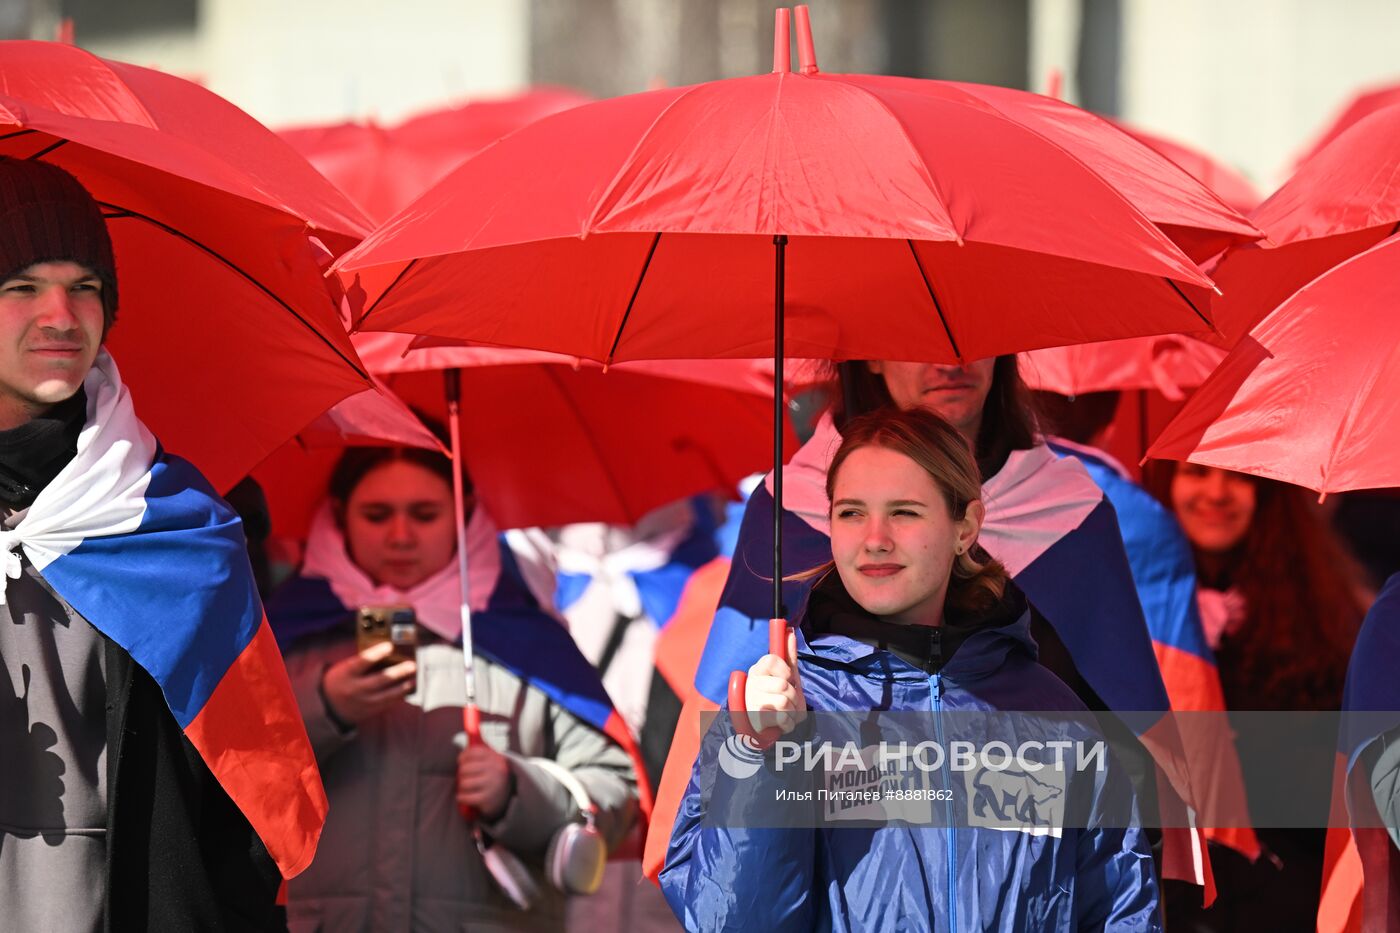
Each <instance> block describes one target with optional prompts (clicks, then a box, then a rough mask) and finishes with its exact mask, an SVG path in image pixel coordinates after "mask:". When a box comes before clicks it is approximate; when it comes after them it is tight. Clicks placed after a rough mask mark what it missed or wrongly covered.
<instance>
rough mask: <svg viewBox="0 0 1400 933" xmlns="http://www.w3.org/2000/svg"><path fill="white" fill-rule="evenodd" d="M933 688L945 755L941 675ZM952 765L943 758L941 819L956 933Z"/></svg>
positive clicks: (936, 721)
mask: <svg viewBox="0 0 1400 933" xmlns="http://www.w3.org/2000/svg"><path fill="white" fill-rule="evenodd" d="M929 682H930V684H931V685H932V686H933V728H934V734H935V735H937V736H938V744H939V746H941V747H942V748H943V750H944V754H945V755H946V754H947V750H948V743H947V742H945V741H944V738H943V675H942V674H934V675H933V676H932V677H930V678H929ZM951 770H952V764H951V763H950V762H948V761H947V760H946V758H945V760H944V762H943V789H944V790H946V791H947V792H948V799H947V800H945V801H944V802H943V819H944V820H945V821H946V823H947V826H946V827H945V830H944V831H945V832H946V833H947V834H948V929H949V930H951V931H953V933H957V929H958V888H957V882H958V864H957V863H958V854H957V853H958V850H957V844H958V839H957V833H956V827H955V826H954V825H953V785H952V778H951V777H949V774H950V772H951Z"/></svg>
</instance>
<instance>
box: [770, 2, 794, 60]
mask: <svg viewBox="0 0 1400 933" xmlns="http://www.w3.org/2000/svg"><path fill="white" fill-rule="evenodd" d="M791 21H792V11H791V10H789V9H788V8H787V7H785V6H780V7H778V8H777V9H776V10H774V11H773V74H782V73H783V72H785V71H792V26H791V25H790V23H791Z"/></svg>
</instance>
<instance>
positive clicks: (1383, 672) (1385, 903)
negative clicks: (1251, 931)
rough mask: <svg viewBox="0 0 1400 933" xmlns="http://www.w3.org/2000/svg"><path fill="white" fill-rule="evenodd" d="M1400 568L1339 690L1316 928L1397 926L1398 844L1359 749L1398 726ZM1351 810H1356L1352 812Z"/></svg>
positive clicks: (1355, 930)
mask: <svg viewBox="0 0 1400 933" xmlns="http://www.w3.org/2000/svg"><path fill="white" fill-rule="evenodd" d="M1397 666H1400V573H1397V574H1393V575H1392V576H1391V577H1390V579H1389V580H1387V581H1386V584H1385V586H1384V587H1383V588H1382V589H1381V592H1380V595H1379V596H1377V597H1376V601H1375V603H1374V604H1372V606H1371V610H1370V612H1368V613H1367V614H1366V620H1365V621H1364V622H1363V623H1362V624H1361V632H1360V634H1359V635H1358V636H1357V638H1356V646H1355V647H1354V648H1353V649H1352V653H1351V664H1350V666H1349V667H1348V668H1347V682H1346V691H1345V692H1344V693H1343V695H1342V723H1341V732H1340V734H1339V736H1338V741H1337V767H1336V776H1335V778H1334V780H1333V785H1332V815H1331V819H1330V821H1329V822H1330V828H1329V829H1328V832H1327V852H1326V858H1325V861H1324V865H1323V884H1322V901H1321V904H1320V906H1319V909H1318V915H1317V929H1318V933H1362V931H1364V933H1382V931H1384V933H1394V931H1396V930H1400V852H1397V851H1396V849H1395V845H1394V843H1393V842H1392V841H1391V839H1390V836H1389V834H1388V833H1387V832H1386V830H1385V829H1384V828H1382V826H1383V824H1382V822H1381V821H1380V819H1379V816H1378V814H1377V812H1376V806H1375V801H1374V799H1373V798H1372V796H1371V788H1370V781H1369V779H1368V775H1367V774H1366V769H1365V768H1357V767H1356V765H1357V763H1358V762H1359V761H1360V760H1361V755H1362V753H1363V752H1364V751H1365V750H1366V748H1367V746H1369V745H1370V744H1371V743H1372V742H1373V741H1375V740H1376V738H1377V737H1379V736H1380V735H1382V734H1384V733H1387V732H1390V731H1392V730H1394V729H1397V728H1400V677H1397V676H1396V669H1397ZM1353 817H1354V818H1353Z"/></svg>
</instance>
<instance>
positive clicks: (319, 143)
mask: <svg viewBox="0 0 1400 933" xmlns="http://www.w3.org/2000/svg"><path fill="white" fill-rule="evenodd" d="M588 100H589V98H587V97H585V96H583V95H582V94H578V93H576V92H574V91H570V90H567V89H565V88H552V87H540V88H535V89H533V90H530V91H527V92H526V93H524V94H519V95H516V96H514V97H505V98H500V99H498V100H480V101H473V102H471V103H468V104H465V105H463V106H460V107H448V108H445V109H442V110H434V111H431V112H428V113H424V114H420V115H418V116H416V117H412V118H410V119H408V120H405V121H404V122H403V123H400V124H398V125H397V126H388V127H383V126H380V125H379V124H377V123H375V122H374V121H372V120H371V121H368V122H365V123H354V122H350V123H338V124H335V125H332V126H307V127H294V128H290V129H285V130H282V131H281V132H280V133H279V134H278V135H279V136H281V137H282V138H283V139H285V140H286V141H287V142H289V143H290V144H291V145H292V147H293V148H295V149H296V150H297V151H298V152H300V153H301V154H302V155H303V156H305V157H306V158H307V159H308V160H309V161H310V162H311V164H312V165H314V166H316V168H317V169H318V170H319V171H320V172H321V174H323V175H325V176H326V177H327V178H329V179H330V180H331V181H333V182H334V183H335V184H336V186H337V187H338V188H340V190H341V191H343V192H345V194H346V195H348V196H349V197H350V199H351V200H352V201H354V202H355V203H356V204H358V205H359V206H360V207H361V208H362V209H363V210H364V212H365V213H366V214H368V215H369V216H370V217H373V218H374V219H375V220H384V219H386V218H388V217H391V216H393V214H395V213H396V212H398V211H400V210H402V209H403V208H404V207H406V206H408V204H409V203H411V202H412V201H413V200H414V199H415V198H417V197H418V196H419V195H420V194H422V193H423V192H424V191H427V190H428V189H429V188H430V187H432V186H433V184H435V183H436V182H437V181H438V180H440V179H441V178H442V177H443V176H444V175H446V174H447V173H448V172H450V171H452V169H454V168H456V167H457V166H458V165H460V164H461V163H462V162H463V161H464V160H466V159H469V158H471V157H472V156H473V155H475V154H476V153H478V152H480V151H481V150H482V149H484V148H486V147H487V146H488V145H490V144H491V143H493V142H495V141H496V140H497V139H500V138H501V137H502V136H505V135H506V134H507V133H510V132H512V131H514V130H517V129H519V128H520V127H522V126H524V125H525V124H527V123H530V122H533V121H534V120H538V119H539V118H540V117H544V116H548V115H549V114H551V113H557V112H559V111H560V110H566V109H568V108H569V107H576V106H578V105H579V104H582V103H586V102H588Z"/></svg>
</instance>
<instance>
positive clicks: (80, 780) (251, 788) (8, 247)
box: [0, 158, 325, 933]
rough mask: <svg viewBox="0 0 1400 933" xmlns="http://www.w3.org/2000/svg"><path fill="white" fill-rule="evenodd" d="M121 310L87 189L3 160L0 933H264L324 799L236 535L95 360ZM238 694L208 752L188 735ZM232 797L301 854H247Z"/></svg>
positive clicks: (223, 512) (247, 839)
mask: <svg viewBox="0 0 1400 933" xmlns="http://www.w3.org/2000/svg"><path fill="white" fill-rule="evenodd" d="M116 288H117V280H116V266H115V262H114V259H113V254H112V244H111V241H110V240H109V238H108V233H107V228H106V224H105V222H104V221H103V218H102V214H101V211H100V210H99V208H98V205H97V204H96V202H95V201H94V200H93V199H92V198H91V197H90V196H89V195H88V193H87V192H86V191H85V190H84V189H83V187H82V186H81V185H80V184H79V183H78V182H77V181H76V180H75V179H74V178H73V177H72V176H71V175H69V174H67V173H66V172H64V171H63V170H62V169H59V168H56V167H54V166H52V165H48V164H46V163H44V162H41V161H26V162H21V161H16V160H13V159H8V158H6V159H0V522H3V524H0V556H3V558H4V560H5V561H6V565H7V566H6V568H5V571H4V574H3V576H0V749H4V753H5V759H6V764H5V767H4V769H3V770H0V904H3V905H4V907H3V909H2V910H0V930H4V931H12V930H13V931H32V930H65V931H75V933H84V931H99V930H103V929H107V930H157V931H160V930H168V931H185V930H196V929H205V930H211V929H259V928H264V927H265V925H266V924H267V923H269V922H271V920H272V911H273V901H274V898H275V895H276V892H277V885H278V880H279V878H278V864H276V863H274V858H277V859H278V861H279V862H283V861H285V866H284V870H286V871H287V872H288V873H289V874H294V873H295V872H296V870H298V869H299V867H300V865H299V864H298V863H302V864H304V861H305V860H309V859H310V857H311V853H312V852H314V851H315V839H316V835H317V834H318V833H319V831H320V819H321V817H322V816H323V815H324V812H325V811H324V807H325V797H324V795H323V794H322V793H321V786H320V781H319V779H318V778H317V777H316V769H315V764H314V762H313V761H312V759H311V753H310V748H309V746H308V745H307V742H306V733H305V731H304V730H303V729H302V728H301V724H300V722H299V720H298V719H297V717H296V715H295V705H294V702H293V699H292V696H291V691H290V688H289V686H288V684H287V678H286V674H285V672H284V670H283V668H282V665H281V660H280V658H278V657H277V656H276V651H275V648H274V646H273V645H272V644H271V642H270V636H269V638H268V639H262V633H263V632H264V631H265V629H266V625H265V623H264V622H263V617H262V608H261V605H260V604H259V602H258V597H257V592H256V589H255V587H254V582H253V576H252V573H251V571H250V569H249V566H248V560H247V556H246V551H245V545H244V539H243V533H242V530H241V526H240V524H239V522H238V520H237V518H236V516H235V515H234V514H233V512H232V511H231V510H230V509H229V508H228V507H227V506H226V505H225V504H224V502H223V501H222V500H221V499H219V498H218V496H217V495H216V494H215V493H214V492H213V490H212V489H211V488H210V487H209V486H208V484H207V483H205V482H204V480H203V477H202V476H200V474H199V473H198V472H197V471H196V470H195V469H194V468H193V467H192V466H191V465H190V464H189V463H188V462H186V461H184V460H181V459H179V458H178V457H174V456H171V455H169V454H167V453H165V452H163V451H162V450H161V449H160V447H159V445H158V444H157V442H156V440H155V438H154V437H152V435H151V433H150V432H149V431H148V430H147V429H146V428H145V426H144V425H143V424H142V422H141V421H140V420H139V418H138V417H137V415H136V413H135V411H134V408H133V405H132V399H131V394H130V392H129V391H128V390H127V388H126V387H125V386H124V385H123V383H122V380H121V377H120V375H119V374H118V371H117V367H116V363H115V362H114V361H113V359H112V358H111V356H109V355H108V354H107V352H106V351H105V349H104V348H103V346H104V343H105V341H106V338H107V335H108V333H109V332H110V330H111V328H112V326H113V323H114V321H115V317H116V311H117V291H116ZM199 416H200V417H208V416H209V413H201V414H200V415H199ZM235 641H237V642H238V644H237V645H236V646H235V652H236V653H237V652H239V651H241V656H239V657H238V660H237V661H236V662H234V661H233V659H231V658H227V657H225V654H226V652H227V650H228V646H229V644H230V643H232V642H235ZM269 649H271V650H269ZM220 658H223V663H222V664H219V663H218V660H219V659H220ZM245 679H246V682H245ZM192 681H201V682H203V687H202V688H200V689H202V690H204V691H214V692H213V693H205V694H204V695H203V696H195V695H193V694H192V693H191V689H190V686H189V683H190V682H192ZM216 686H217V691H215V690H214V688H215V687H216ZM249 691H252V692H255V694H256V695H257V696H258V698H259V703H258V705H257V707H256V708H254V709H251V710H250V709H247V708H242V709H240V710H239V711H237V713H236V715H237V716H238V717H240V719H241V725H240V727H239V728H240V732H239V737H238V745H237V747H230V746H227V745H224V746H223V747H220V743H219V742H218V741H217V740H218V734H217V727H216V726H213V725H210V722H211V720H209V719H206V718H203V717H204V713H205V712H207V711H210V710H216V711H217V710H222V709H225V707H222V706H221V705H220V704H221V703H222V702H223V700H221V699H220V698H219V696H220V692H222V697H223V698H231V699H232V700H233V701H234V702H235V703H237V702H238V700H239V698H240V697H246V696H249V695H252V693H251V692H249ZM176 704H178V705H179V706H180V711H179V713H177V712H176V710H175V705H176ZM191 712H193V714H194V715H193V718H189V717H190V713H191ZM279 715H280V716H283V717H285V718H282V719H277V718H276V717H277V716H279ZM206 730H207V731H206ZM211 739H214V740H215V741H213V742H211ZM264 746H265V748H264ZM260 748H261V749H262V750H263V751H264V752H265V753H266V754H268V755H270V756H272V758H275V759H276V760H279V761H281V762H284V763H285V764H286V765H288V766H290V767H291V768H293V769H295V770H294V771H293V772H292V773H294V774H296V775H297V778H296V782H295V783H294V782H293V780H288V781H287V783H286V784H285V785H283V784H281V783H277V782H280V781H281V780H282V779H283V777H285V776H286V775H287V772H286V771H285V770H284V769H282V768H281V767H280V766H279V765H277V764H275V763H272V760H271V758H268V757H263V758H259V759H258V760H250V759H252V758H253V756H254V754H255V753H257V752H258V751H259V749H260ZM220 765H222V766H224V768H225V769H227V768H228V766H232V768H233V773H231V772H229V771H228V770H222V771H219V772H218V773H216V772H215V770H213V769H217V768H219V767H220ZM279 771H281V772H282V773H281V774H279ZM248 774H256V775H258V778H257V779H256V783H253V784H251V785H250V784H249V783H248V782H247V778H246V775H248ZM238 792H249V793H251V794H252V795H253V797H254V799H256V800H260V801H264V802H265V801H272V800H275V801H276V807H277V809H278V810H279V811H280V812H281V814H283V818H284V819H285V820H286V821H287V822H277V821H276V820H274V821H273V822H274V823H275V824H276V825H275V826H274V829H276V830H285V829H287V828H289V824H295V825H296V827H297V828H298V829H299V830H300V831H301V832H303V833H304V834H305V835H304V836H302V837H301V838H302V839H303V840H304V843H305V844H304V846H303V847H302V848H301V849H300V850H299V851H297V852H295V853H289V852H288V851H286V847H285V846H283V847H280V848H279V847H276V846H275V845H272V844H269V845H265V844H264V842H263V839H262V837H260V835H259V834H258V833H257V832H255V830H254V825H253V820H254V818H255V816H254V815H250V814H258V813H259V812H260V811H259V809H258V807H257V805H256V804H255V805H249V804H248V802H247V801H248V799H249V798H248V797H246V796H244V797H242V801H241V802H239V801H238V799H237V797H235V796H233V795H235V794H237V793H238ZM263 806H264V807H265V806H266V804H265V803H264V804H263ZM263 815H264V816H266V813H265V812H263ZM262 825H263V827H264V828H266V827H268V826H269V825H271V824H269V823H266V822H264V823H263V824H262ZM271 838H278V837H276V836H274V837H271ZM288 838H289V837H288V836H282V837H281V840H282V842H284V843H286V842H287V840H288Z"/></svg>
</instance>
